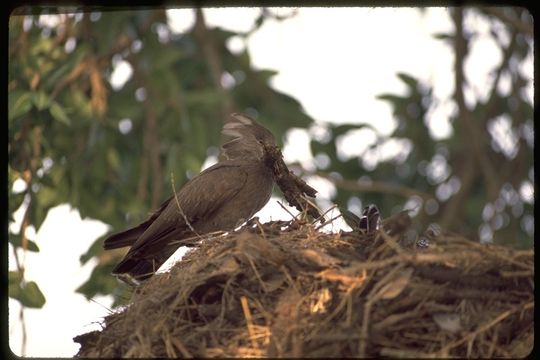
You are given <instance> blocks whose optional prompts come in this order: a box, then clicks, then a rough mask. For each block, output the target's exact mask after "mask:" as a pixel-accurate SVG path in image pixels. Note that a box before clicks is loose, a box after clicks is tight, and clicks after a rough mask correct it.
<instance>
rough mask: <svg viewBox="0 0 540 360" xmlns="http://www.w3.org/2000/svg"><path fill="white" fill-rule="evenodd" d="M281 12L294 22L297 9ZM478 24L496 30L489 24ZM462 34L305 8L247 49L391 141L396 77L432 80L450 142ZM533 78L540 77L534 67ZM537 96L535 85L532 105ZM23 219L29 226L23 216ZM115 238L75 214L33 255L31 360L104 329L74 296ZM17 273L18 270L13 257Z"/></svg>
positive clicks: (494, 56)
mask: <svg viewBox="0 0 540 360" xmlns="http://www.w3.org/2000/svg"><path fill="white" fill-rule="evenodd" d="M279 12H280V13H281V14H287V13H289V12H290V10H289V9H281V10H279ZM257 15H258V10H256V9H249V8H243V9H209V10H208V9H207V10H205V16H206V20H207V23H208V25H210V26H221V27H224V28H227V29H231V30H240V31H247V30H249V29H250V28H251V26H252V24H253V21H254V19H255V17H256V16H257ZM169 16H170V21H171V24H172V26H173V28H174V29H175V30H179V31H182V29H186V28H187V27H190V26H192V24H193V13H192V11H191V10H174V11H170V12H169ZM468 21H473V22H475V21H476V24H478V26H480V27H482V26H483V28H484V29H486V27H485V26H484V25H485V24H482V22H481V21H479V19H468ZM452 29H453V26H452V24H451V22H450V19H449V17H448V13H447V11H446V10H445V9H442V8H436V9H430V10H428V11H427V12H426V13H425V14H421V13H420V12H419V11H417V10H413V9H407V8H385V9H379V8H355V9H346V8H333V9H332V8H326V9H318V8H305V9H304V8H301V9H299V10H298V14H297V16H296V17H294V18H292V19H289V20H285V21H284V22H277V21H274V20H270V21H267V22H265V23H264V25H263V26H262V27H261V28H260V29H259V30H258V31H257V32H256V33H255V34H253V35H252V36H251V38H250V39H249V41H248V44H247V45H248V47H249V51H250V55H251V59H252V62H253V65H254V66H255V67H256V68H264V69H274V70H278V71H279V74H278V75H276V76H275V78H274V80H273V82H272V85H273V86H274V87H275V88H276V89H278V90H280V91H282V92H285V93H287V94H290V95H292V96H293V97H294V98H296V99H297V100H299V101H300V102H301V104H302V106H303V107H304V109H305V111H306V112H307V113H308V114H309V115H311V116H312V117H313V118H315V119H316V120H317V121H324V122H332V123H345V122H352V123H360V122H369V123H371V124H372V125H374V126H375V127H376V128H377V129H378V130H379V131H380V132H381V133H382V134H388V133H389V132H390V131H391V130H392V129H393V126H395V124H394V120H393V119H392V114H391V108H390V106H389V105H388V104H387V103H386V102H384V101H380V100H377V99H375V96H377V95H379V94H381V93H396V94H400V93H402V92H403V91H404V89H405V87H404V85H403V84H402V83H401V82H400V81H399V80H398V79H397V77H396V72H405V73H408V74H411V75H413V76H416V77H419V78H420V79H422V80H426V81H429V82H431V83H432V84H434V87H435V94H434V95H435V97H436V98H438V99H439V101H441V103H443V106H441V108H440V109H439V110H438V111H437V112H434V113H433V114H431V115H430V119H429V121H430V124H434V126H433V129H432V131H433V132H434V134H435V135H436V136H437V137H445V136H448V135H449V132H450V128H449V126H448V115H449V114H451V113H452V111H454V109H453V107H452V106H451V105H450V104H449V103H448V101H447V99H448V98H449V97H450V94H451V93H452V91H453V79H452V76H453V75H452V64H453V55H452V52H451V49H450V48H448V47H447V46H446V45H444V44H443V43H442V42H441V41H439V40H435V39H433V38H432V36H431V35H432V34H434V33H441V32H451V31H452ZM486 31H487V30H486ZM477 42H478V48H474V47H473V53H474V52H475V51H476V56H474V57H472V56H471V57H469V58H468V60H467V62H466V64H465V72H466V74H467V75H468V76H470V77H471V78H473V79H474V83H475V84H476V87H473V91H472V92H470V93H468V94H467V99H468V101H470V102H475V101H476V99H478V98H482V96H485V93H486V92H487V91H489V90H490V86H485V84H486V83H489V81H488V80H487V74H488V73H489V71H490V70H491V69H492V67H493V66H496V65H498V63H499V62H500V52H499V50H498V49H497V48H496V46H494V44H493V43H492V42H490V40H488V39H487V37H486V38H483V37H480V38H479V40H477ZM228 45H229V46H230V49H231V50H238V49H242V47H243V46H244V44H243V43H242V41H241V40H240V39H239V38H235V39H232V40H231V41H230V43H229V44H228ZM527 66H528V65H527ZM125 71H129V70H127V69H125ZM524 71H527V72H528V73H529V74H530V77H531V78H532V59H531V61H530V67H529V68H526V69H524ZM115 76H119V77H122V74H116V75H115ZM532 93H533V89H532V83H531V86H530V89H529V92H528V95H529V97H530V98H531V99H532ZM447 103H448V104H447ZM445 104H446V105H445ZM289 139H290V143H291V144H295V145H294V147H293V146H287V147H286V148H285V149H284V154H285V157H286V160H287V161H294V160H298V161H301V162H303V163H304V162H309V161H310V160H311V159H310V157H311V154H310V153H309V150H308V141H309V138H308V136H307V134H306V133H305V132H302V131H300V130H298V131H293V132H291V133H290V137H289ZM343 143H344V144H345V145H344V147H351V148H350V149H349V150H350V151H353V150H354V144H355V143H356V144H358V139H356V138H355V141H350V140H347V139H344V141H343ZM346 144H351V145H346ZM345 150H347V149H345ZM389 151H391V150H389ZM320 181H321V180H317V179H311V180H310V183H311V184H312V185H315V187H318V188H320V189H322V190H321V191H320V193H321V194H320V196H321V198H324V197H327V196H329V195H330V193H331V192H332V191H333V189H332V187H331V186H320V187H319V182H320ZM17 215H18V216H17V217H18V218H20V215H21V214H20V213H19V214H17ZM258 215H259V216H260V218H261V220H263V221H266V220H270V219H271V218H272V219H274V220H276V219H289V215H288V214H287V213H286V212H285V211H283V210H282V209H281V208H280V207H279V205H278V204H277V203H276V202H275V199H272V201H271V202H270V203H269V204H268V205H267V206H266V207H265V208H264V209H263V210H261V212H260V213H259V214H258ZM19 221H20V220H19ZM338 225H339V224H338ZM106 231H107V226H106V225H104V224H103V223H100V222H97V221H91V220H84V221H83V220H81V219H80V217H79V215H78V212H77V211H73V210H71V209H70V207H69V206H67V205H63V206H59V207H57V208H55V209H53V210H51V211H50V213H49V215H48V217H47V219H46V220H45V223H44V224H43V226H42V228H41V229H40V231H39V232H38V234H37V238H36V239H35V241H36V243H37V244H38V245H39V247H40V249H41V252H39V253H38V254H34V253H28V254H27V255H26V263H25V264H26V268H27V272H26V278H27V279H28V280H34V281H36V282H37V283H38V284H39V286H40V287H41V289H42V291H43V292H44V294H45V296H46V298H47V303H46V305H45V307H44V308H43V309H40V310H32V309H27V310H25V318H26V324H27V332H28V343H27V352H26V355H27V356H39V357H71V356H73V355H74V354H75V353H76V352H77V350H78V345H77V344H75V343H73V341H72V338H73V337H74V336H76V335H79V334H81V333H85V332H88V331H91V330H94V329H99V326H98V325H97V324H92V323H93V322H99V321H100V319H101V318H102V317H103V316H105V315H106V314H107V310H106V309H105V308H104V307H102V306H100V305H98V304H96V303H94V302H88V301H87V300H85V299H84V297H83V296H81V295H78V294H75V293H74V289H75V288H77V287H78V286H79V285H80V284H82V283H83V282H84V281H85V280H86V279H87V278H88V276H89V274H90V271H91V269H92V267H93V265H94V264H93V263H92V262H90V263H88V264H86V265H85V266H84V267H83V268H81V267H80V263H79V256H80V255H81V254H82V253H84V252H85V251H86V250H87V249H88V247H89V246H90V244H91V243H92V242H93V241H94V240H95V239H96V238H97V237H98V236H100V235H102V234H104V233H105V232H106ZM10 251H11V249H10ZM9 268H10V270H12V269H14V268H15V265H14V263H13V259H12V258H11V257H10V264H9ZM95 300H96V301H97V302H99V303H100V304H102V305H103V306H105V307H109V306H110V305H111V303H112V301H111V299H110V297H103V298H99V299H95ZM18 311H19V303H18V302H16V301H14V300H11V299H10V300H9V321H10V324H9V328H10V347H11V349H12V351H14V352H15V353H16V354H20V348H21V336H20V334H21V332H20V324H19V322H18ZM51 324H54V331H52V332H51Z"/></svg>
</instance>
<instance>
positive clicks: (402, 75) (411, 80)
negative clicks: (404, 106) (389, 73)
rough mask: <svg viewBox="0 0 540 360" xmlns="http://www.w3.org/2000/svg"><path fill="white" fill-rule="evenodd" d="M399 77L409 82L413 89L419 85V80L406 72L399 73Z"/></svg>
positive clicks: (406, 82)
mask: <svg viewBox="0 0 540 360" xmlns="http://www.w3.org/2000/svg"><path fill="white" fill-rule="evenodd" d="M397 77H398V78H400V79H401V81H403V82H404V83H405V84H407V85H408V86H409V87H410V88H411V89H413V90H415V89H416V88H417V86H418V80H416V79H415V78H413V77H412V76H410V75H408V74H405V73H397Z"/></svg>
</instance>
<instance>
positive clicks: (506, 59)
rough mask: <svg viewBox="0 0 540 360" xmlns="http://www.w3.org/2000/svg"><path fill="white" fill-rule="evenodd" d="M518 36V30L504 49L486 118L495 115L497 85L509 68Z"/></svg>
mask: <svg viewBox="0 0 540 360" xmlns="http://www.w3.org/2000/svg"><path fill="white" fill-rule="evenodd" d="M516 38H517V34H516V32H514V31H513V32H512V34H511V36H510V43H509V44H508V46H507V47H506V48H505V49H503V58H502V61H501V65H500V66H499V68H498V69H497V73H496V74H495V79H494V80H493V87H492V88H491V93H490V96H489V100H488V103H487V105H486V118H485V120H487V119H490V118H492V117H493V114H494V112H495V108H496V106H497V105H498V103H497V100H496V97H495V94H496V93H497V86H498V84H499V81H500V79H501V75H502V72H503V71H504V70H505V69H506V68H508V66H509V63H510V58H511V57H512V54H513V53H514V49H515V47H516ZM501 47H502V46H501Z"/></svg>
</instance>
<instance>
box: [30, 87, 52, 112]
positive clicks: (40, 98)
mask: <svg viewBox="0 0 540 360" xmlns="http://www.w3.org/2000/svg"><path fill="white" fill-rule="evenodd" d="M32 100H33V102H34V105H35V106H36V108H37V109H38V110H43V109H47V108H48V107H49V106H51V99H50V98H49V96H48V95H47V94H46V93H45V92H44V91H38V92H35V93H33V96H32Z"/></svg>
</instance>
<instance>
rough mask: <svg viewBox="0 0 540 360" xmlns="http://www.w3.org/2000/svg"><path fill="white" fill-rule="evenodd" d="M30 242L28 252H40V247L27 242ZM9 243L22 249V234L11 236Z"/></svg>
mask: <svg viewBox="0 0 540 360" xmlns="http://www.w3.org/2000/svg"><path fill="white" fill-rule="evenodd" d="M26 241H27V242H28V248H27V250H28V251H32V252H39V247H38V246H37V244H36V243H35V242H33V241H32V240H28V239H27V240H26ZM9 243H10V244H11V245H13V246H14V247H17V248H22V239H21V235H20V234H9Z"/></svg>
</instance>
